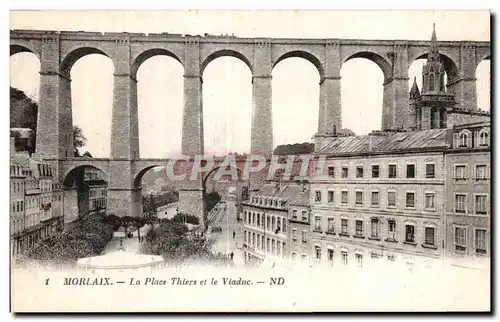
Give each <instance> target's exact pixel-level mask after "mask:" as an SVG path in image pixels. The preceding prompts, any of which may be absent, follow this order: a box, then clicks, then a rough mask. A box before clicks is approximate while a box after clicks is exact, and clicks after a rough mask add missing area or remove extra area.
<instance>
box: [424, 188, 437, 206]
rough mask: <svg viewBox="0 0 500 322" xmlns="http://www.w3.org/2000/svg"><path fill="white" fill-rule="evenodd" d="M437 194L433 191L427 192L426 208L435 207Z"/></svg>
mask: <svg viewBox="0 0 500 322" xmlns="http://www.w3.org/2000/svg"><path fill="white" fill-rule="evenodd" d="M435 200H436V195H435V194H434V193H432V192H427V193H425V209H435V208H436V204H435Z"/></svg>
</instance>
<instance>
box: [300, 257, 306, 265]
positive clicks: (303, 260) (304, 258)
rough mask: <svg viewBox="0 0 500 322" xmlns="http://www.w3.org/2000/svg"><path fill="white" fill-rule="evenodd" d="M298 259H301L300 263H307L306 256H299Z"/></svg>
mask: <svg viewBox="0 0 500 322" xmlns="http://www.w3.org/2000/svg"><path fill="white" fill-rule="evenodd" d="M300 259H301V261H302V263H304V262H305V261H307V255H302V256H300Z"/></svg>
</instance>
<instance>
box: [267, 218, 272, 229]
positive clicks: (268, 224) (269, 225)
mask: <svg viewBox="0 0 500 322" xmlns="http://www.w3.org/2000/svg"><path fill="white" fill-rule="evenodd" d="M266 218H267V220H266V221H267V223H266V224H267V225H266V229H268V230H269V229H271V217H269V216H266Z"/></svg>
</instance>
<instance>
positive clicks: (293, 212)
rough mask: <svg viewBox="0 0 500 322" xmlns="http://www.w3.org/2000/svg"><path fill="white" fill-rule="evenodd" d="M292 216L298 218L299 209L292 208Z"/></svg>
mask: <svg viewBox="0 0 500 322" xmlns="http://www.w3.org/2000/svg"><path fill="white" fill-rule="evenodd" d="M292 218H293V219H297V209H294V210H292Z"/></svg>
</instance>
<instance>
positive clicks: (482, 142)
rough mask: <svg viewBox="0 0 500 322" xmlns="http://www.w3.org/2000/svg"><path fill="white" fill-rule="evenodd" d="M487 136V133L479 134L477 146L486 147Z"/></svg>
mask: <svg viewBox="0 0 500 322" xmlns="http://www.w3.org/2000/svg"><path fill="white" fill-rule="evenodd" d="M488 141H489V135H488V132H487V131H485V130H482V131H481V132H479V146H488Z"/></svg>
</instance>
